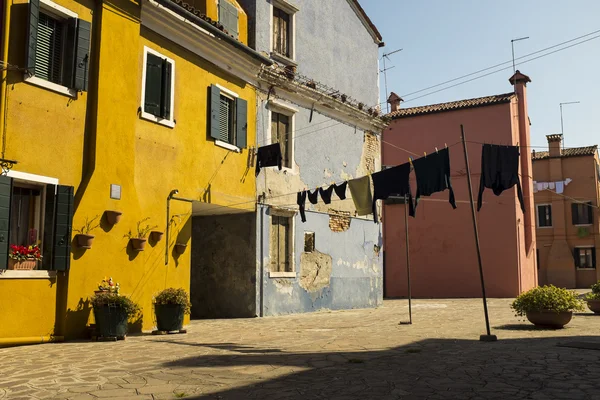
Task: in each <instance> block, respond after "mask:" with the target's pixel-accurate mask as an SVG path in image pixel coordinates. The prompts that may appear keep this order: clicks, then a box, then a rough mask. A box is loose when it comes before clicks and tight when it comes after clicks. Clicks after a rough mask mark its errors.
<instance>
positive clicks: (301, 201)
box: [296, 190, 306, 222]
mask: <svg viewBox="0 0 600 400" xmlns="http://www.w3.org/2000/svg"><path fill="white" fill-rule="evenodd" d="M305 203H306V190H303V191H301V192H298V195H297V196H296V204H298V207H300V219H301V220H302V222H306V214H305V213H304V205H305Z"/></svg>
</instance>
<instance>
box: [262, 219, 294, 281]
mask: <svg viewBox="0 0 600 400" xmlns="http://www.w3.org/2000/svg"><path fill="white" fill-rule="evenodd" d="M269 214H270V218H269V237H270V235H271V233H272V232H271V229H272V228H271V227H272V226H273V217H274V216H275V217H283V218H287V219H288V221H289V225H288V229H289V230H290V237H289V239H288V240H289V241H290V249H289V257H290V266H291V268H292V271H283V272H280V271H271V265H272V260H271V250H272V249H271V244H270V243H271V241H270V240H269V260H270V262H269V278H296V276H297V273H298V271H297V270H296V218H295V216H296V212H295V211H290V210H284V209H277V208H270V212H269Z"/></svg>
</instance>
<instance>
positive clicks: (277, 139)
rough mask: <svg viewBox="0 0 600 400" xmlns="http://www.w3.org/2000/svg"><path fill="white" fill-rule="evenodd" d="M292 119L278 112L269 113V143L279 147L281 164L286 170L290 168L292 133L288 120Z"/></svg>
mask: <svg viewBox="0 0 600 400" xmlns="http://www.w3.org/2000/svg"><path fill="white" fill-rule="evenodd" d="M291 119H292V117H290V116H288V115H284V114H281V113H278V112H271V142H272V143H279V145H280V146H281V156H282V158H283V160H282V164H283V166H284V167H286V168H291V167H292V155H291V153H292V146H291V143H292V131H291V124H290V120H291Z"/></svg>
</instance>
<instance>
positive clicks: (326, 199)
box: [319, 185, 335, 204]
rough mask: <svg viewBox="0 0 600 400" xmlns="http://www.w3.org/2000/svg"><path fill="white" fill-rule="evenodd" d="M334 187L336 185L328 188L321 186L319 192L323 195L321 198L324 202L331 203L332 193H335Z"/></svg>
mask: <svg viewBox="0 0 600 400" xmlns="http://www.w3.org/2000/svg"><path fill="white" fill-rule="evenodd" d="M334 187H335V186H334V185H331V186H329V187H328V188H327V189H323V188H319V194H320V195H321V199H323V203H325V204H330V203H331V195H332V194H333V189H334Z"/></svg>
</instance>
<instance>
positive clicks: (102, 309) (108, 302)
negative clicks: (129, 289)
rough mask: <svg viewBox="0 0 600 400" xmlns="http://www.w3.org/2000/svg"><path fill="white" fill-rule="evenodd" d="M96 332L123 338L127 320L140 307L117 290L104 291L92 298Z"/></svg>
mask: <svg viewBox="0 0 600 400" xmlns="http://www.w3.org/2000/svg"><path fill="white" fill-rule="evenodd" d="M92 307H93V308H94V318H95V320H96V333H97V335H98V336H100V337H116V338H124V337H125V335H126V334H127V321H128V320H129V318H131V317H133V316H135V315H137V314H138V313H139V312H140V307H139V306H138V305H137V304H136V303H134V302H133V301H132V300H131V299H130V298H129V297H127V296H122V295H120V294H118V293H117V292H105V293H99V294H96V295H94V297H93V298H92Z"/></svg>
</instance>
